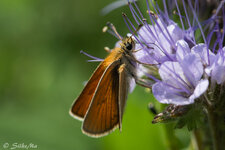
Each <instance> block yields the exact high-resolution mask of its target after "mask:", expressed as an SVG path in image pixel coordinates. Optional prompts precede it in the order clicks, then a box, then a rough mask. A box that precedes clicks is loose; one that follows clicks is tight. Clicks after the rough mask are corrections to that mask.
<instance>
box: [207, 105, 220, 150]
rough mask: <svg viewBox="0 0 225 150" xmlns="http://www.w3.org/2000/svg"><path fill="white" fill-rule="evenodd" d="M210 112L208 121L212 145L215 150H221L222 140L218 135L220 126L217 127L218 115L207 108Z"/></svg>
mask: <svg viewBox="0 0 225 150" xmlns="http://www.w3.org/2000/svg"><path fill="white" fill-rule="evenodd" d="M207 110H208V121H209V128H210V132H211V135H212V143H213V150H219V147H220V142H219V141H220V140H219V138H220V137H219V135H218V131H217V129H218V126H217V117H216V116H217V115H216V113H214V112H213V110H212V109H211V108H207Z"/></svg>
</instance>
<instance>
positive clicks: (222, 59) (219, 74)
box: [206, 47, 225, 84]
mask: <svg viewBox="0 0 225 150" xmlns="http://www.w3.org/2000/svg"><path fill="white" fill-rule="evenodd" d="M206 72H207V74H208V75H209V76H211V79H212V81H216V83H217V84H223V83H224V82H225V47H223V48H222V49H221V50H220V51H219V52H218V53H217V55H216V56H215V59H214V61H212V65H211V66H210V67H208V68H206Z"/></svg>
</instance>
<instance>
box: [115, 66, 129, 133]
mask: <svg viewBox="0 0 225 150" xmlns="http://www.w3.org/2000/svg"><path fill="white" fill-rule="evenodd" d="M125 67H126V65H125V64H122V65H121V66H120V67H119V70H118V72H119V85H120V86H119V115H120V116H119V119H120V120H119V121H120V122H119V128H120V131H121V130H122V117H123V112H124V108H125V105H126V100H127V95H128V89H129V73H128V72H127V70H126V68H125Z"/></svg>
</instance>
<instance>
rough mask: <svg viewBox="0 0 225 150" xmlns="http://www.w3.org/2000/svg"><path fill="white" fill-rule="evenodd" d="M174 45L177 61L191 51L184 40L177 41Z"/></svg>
mask: <svg viewBox="0 0 225 150" xmlns="http://www.w3.org/2000/svg"><path fill="white" fill-rule="evenodd" d="M176 46H177V52H176V59H177V60H178V61H181V60H183V59H184V57H185V56H186V55H187V54H189V53H190V52H191V49H190V48H189V46H188V44H187V42H185V41H184V40H179V41H177V43H176Z"/></svg>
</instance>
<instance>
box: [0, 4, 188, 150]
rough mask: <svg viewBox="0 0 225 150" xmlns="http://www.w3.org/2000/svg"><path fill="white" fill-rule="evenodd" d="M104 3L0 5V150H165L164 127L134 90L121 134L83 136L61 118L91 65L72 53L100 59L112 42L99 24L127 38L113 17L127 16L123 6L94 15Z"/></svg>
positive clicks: (77, 123) (76, 126) (145, 99)
mask: <svg viewBox="0 0 225 150" xmlns="http://www.w3.org/2000/svg"><path fill="white" fill-rule="evenodd" d="M111 2H113V1H112V0H111V1H104V0H97V1H93V0H85V1H81V0H80V1H78V0H67V1H64V0H57V1H55V0H48V1H45V0H14V1H12V0H1V1H0V120H1V122H0V149H3V147H2V146H3V144H4V143H9V144H10V145H12V144H13V143H24V144H29V143H33V144H35V145H37V146H38V149H41V150H51V149H54V150H62V149H67V150H72V149H73V150H89V149H90V150H94V149H98V150H101V149H102V150H106V149H107V150H114V149H116V150H124V149H130V150H131V149H142V150H145V149H152V150H156V149H157V150H164V149H167V146H168V145H167V140H166V135H165V132H164V131H165V130H164V126H163V125H160V124H158V125H153V124H151V121H152V119H153V115H152V114H151V113H150V112H149V111H148V109H147V104H148V103H149V102H150V101H153V97H152V95H151V94H149V93H146V92H145V90H144V88H142V87H136V89H135V91H134V92H133V93H132V94H130V95H129V98H128V102H127V107H126V112H125V114H124V117H123V132H122V133H120V132H119V131H118V130H116V131H115V132H113V133H112V134H110V135H108V136H106V137H103V138H99V139H93V138H90V137H87V136H86V135H83V134H82V132H81V122H80V121H78V120H75V119H73V118H72V117H71V116H70V115H69V113H68V112H69V109H70V107H71V104H72V103H73V101H74V99H75V98H76V97H77V96H78V95H79V93H80V92H81V90H82V88H83V82H84V81H86V80H88V78H89V77H90V75H91V73H92V72H93V70H94V69H95V67H96V66H97V65H98V63H95V62H93V63H87V62H86V60H88V59H89V58H88V57H86V56H84V55H82V54H80V50H84V51H86V52H88V53H89V54H92V55H94V56H97V57H100V58H104V57H105V56H106V55H107V53H106V52H105V51H104V50H103V47H105V46H109V47H110V48H113V47H114V44H115V42H116V41H117V40H116V39H115V38H114V37H112V36H111V35H109V34H107V33H102V28H103V26H104V25H105V23H106V22H107V21H110V22H113V23H114V24H115V26H116V27H117V28H118V30H119V32H120V33H121V34H123V35H125V34H126V33H127V32H128V29H127V28H126V25H125V23H124V22H123V19H122V16H121V12H126V13H127V14H128V15H130V12H129V9H128V8H127V7H122V8H119V9H116V10H115V11H113V12H111V13H110V14H108V15H106V16H102V15H100V10H101V9H102V8H104V7H105V6H106V5H108V4H110V3H111ZM142 2H143V1H142ZM143 3H145V2H143ZM143 10H144V11H146V9H143ZM178 132H179V131H178ZM182 134H184V133H183V132H182V133H178V135H181V136H182V139H184V142H186V143H188V141H189V139H188V138H187V137H186V136H183V135H182ZM185 134H186V133H185ZM185 138H186V139H185Z"/></svg>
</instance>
